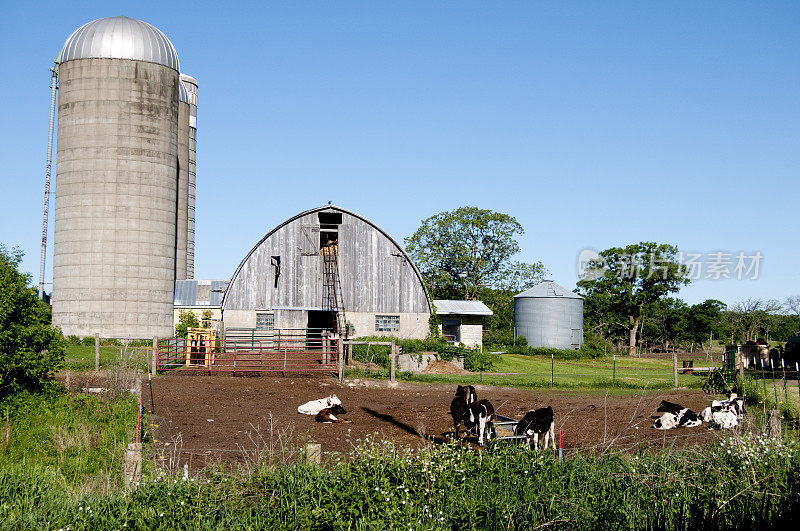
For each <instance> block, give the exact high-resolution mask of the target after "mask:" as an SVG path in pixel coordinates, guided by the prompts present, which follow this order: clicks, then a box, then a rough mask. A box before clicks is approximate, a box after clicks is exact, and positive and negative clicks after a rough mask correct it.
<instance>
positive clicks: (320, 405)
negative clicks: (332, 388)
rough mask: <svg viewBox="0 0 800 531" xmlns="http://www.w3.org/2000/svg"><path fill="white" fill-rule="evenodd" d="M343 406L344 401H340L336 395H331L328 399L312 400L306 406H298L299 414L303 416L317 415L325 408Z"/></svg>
mask: <svg viewBox="0 0 800 531" xmlns="http://www.w3.org/2000/svg"><path fill="white" fill-rule="evenodd" d="M341 405H342V401H341V400H339V399H338V398H337V397H336V395H330V396H329V397H328V398H320V399H319V400H311V401H309V402H306V403H305V404H302V405H299V406H297V412H298V413H300V414H301V415H316V414H317V413H319V412H320V411H322V410H323V409H325V408H328V407H333V406H341Z"/></svg>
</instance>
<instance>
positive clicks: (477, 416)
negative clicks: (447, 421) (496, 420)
mask: <svg viewBox="0 0 800 531" xmlns="http://www.w3.org/2000/svg"><path fill="white" fill-rule="evenodd" d="M493 416H494V406H493V405H492V403H491V402H489V401H488V400H486V399H485V398H484V399H483V400H481V401H479V402H473V403H472V404H470V405H469V417H468V419H467V420H465V421H464V425H465V426H466V428H467V430H473V429H474V428H477V429H478V444H479V445H480V446H483V436H484V435H486V436H487V437H488V433H487V432H488V430H489V429H491V426H492V417H493Z"/></svg>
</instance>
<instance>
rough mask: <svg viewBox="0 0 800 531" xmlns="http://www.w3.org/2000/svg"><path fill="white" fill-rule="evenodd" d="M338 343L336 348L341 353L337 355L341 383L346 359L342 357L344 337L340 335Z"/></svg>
mask: <svg viewBox="0 0 800 531" xmlns="http://www.w3.org/2000/svg"><path fill="white" fill-rule="evenodd" d="M336 343H337V345H336V348H337V350H338V354H339V355H338V357H337V360H338V362H337V365H338V366H339V383H342V380H344V360H343V359H342V357H343V356H344V341H342V338H341V337H340V338H339V339H337V340H336Z"/></svg>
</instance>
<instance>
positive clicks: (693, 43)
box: [0, 1, 800, 303]
mask: <svg viewBox="0 0 800 531" xmlns="http://www.w3.org/2000/svg"><path fill="white" fill-rule="evenodd" d="M118 15H125V16H128V17H132V18H138V19H141V20H144V21H146V22H149V23H150V24H153V25H154V26H156V27H157V28H159V29H160V30H161V31H163V32H164V33H165V34H166V35H167V36H168V37H169V38H170V39H171V40H172V42H173V44H174V45H175V48H176V49H177V51H178V55H179V57H180V60H181V70H182V71H183V72H184V73H186V74H189V75H192V76H194V77H195V78H197V80H198V82H199V109H198V147H197V222H196V223H197V242H196V255H195V273H196V274H195V276H196V278H214V279H225V278H230V276H231V275H232V274H233V272H234V270H235V269H236V267H237V266H238V264H239V262H240V261H241V260H242V258H243V257H244V256H245V255H246V253H247V252H248V251H249V250H250V248H251V247H252V246H253V245H254V244H255V243H256V242H258V240H259V239H260V238H261V237H262V236H263V235H264V234H265V233H266V232H267V231H269V230H270V229H272V228H273V227H274V226H276V225H278V224H279V223H281V222H282V221H284V220H285V219H287V218H289V217H291V216H293V215H294V214H297V213H299V212H301V211H303V210H307V209H309V208H312V207H315V206H319V205H321V204H324V203H327V202H328V201H331V202H333V204H336V205H339V206H342V207H344V208H347V209H349V210H352V211H355V212H357V213H359V214H361V215H364V216H365V217H367V218H369V219H371V220H372V221H374V222H375V223H376V224H377V225H378V226H380V227H382V228H383V229H385V230H386V231H387V232H388V233H389V234H391V235H392V236H393V237H394V238H395V239H396V240H398V241H400V242H402V240H403V239H404V238H405V237H407V236H409V235H411V234H412V233H413V232H414V231H415V230H416V228H417V227H418V226H419V224H420V222H421V221H422V220H423V219H425V218H427V217H429V216H432V215H434V214H436V213H438V212H441V211H444V210H450V209H453V208H457V207H459V206H477V207H480V208H487V209H492V210H496V211H499V212H504V213H507V214H510V215H512V216H514V217H515V218H516V219H517V220H518V221H519V222H520V223H521V224H522V225H523V226H524V228H525V234H524V235H522V236H521V238H520V244H521V247H522V252H521V253H520V254H519V256H518V257H517V258H518V259H519V260H524V261H534V260H540V261H542V262H543V263H544V264H545V266H546V267H547V269H548V270H549V272H550V275H549V276H550V278H552V279H554V280H556V281H557V282H559V283H561V284H563V285H564V286H566V287H567V288H570V289H572V288H573V287H574V285H575V282H576V281H577V279H578V277H577V257H578V254H579V253H580V252H581V250H583V249H586V248H593V249H598V250H602V249H606V248H608V247H612V246H624V245H627V244H630V243H636V242H638V241H657V242H660V243H671V244H674V245H676V246H678V248H679V249H681V250H682V251H685V252H696V253H700V254H702V255H703V256H704V257H708V256H709V255H710V254H711V253H715V252H719V251H722V252H724V253H731V254H732V255H733V256H731V257H730V260H731V261H730V263H729V272H730V274H731V276H732V277H735V276H736V274H735V265H736V255H737V254H739V253H744V255H746V256H752V255H754V254H755V253H757V252H760V253H761V255H763V259H762V260H761V261H760V263H759V266H760V267H759V274H758V278H757V279H751V278H750V277H751V276H753V275H752V272H751V273H749V274H747V275H744V279H742V280H737V279H735V278H732V279H728V280H725V279H721V280H710V279H706V278H701V279H699V280H697V281H695V282H693V283H692V285H691V286H689V287H687V288H684V289H683V290H682V291H681V293H680V296H681V297H682V298H684V299H685V300H686V301H687V302H689V303H696V302H700V301H702V300H705V299H707V298H716V299H720V300H722V301H724V302H726V303H734V302H736V301H737V300H740V299H743V298H748V297H763V298H774V299H783V298H785V297H786V296H788V295H793V294H798V293H800V245H798V229H799V228H800V223H798V220H800V209H798V208H797V204H798V177H799V176H800V175H799V173H800V98H798V89H800V72H799V71H798V65H800V62H798V50H800V4H798V3H796V2H769V3H766V2H746V3H745V2H702V3H698V2H661V3H655V2H613V3H599V2H533V1H530V2H528V1H525V2H471V1H458V2H455V1H454V2H423V1H406V2H375V1H363V2H322V1H318V2H253V3H241V2H228V3H219V2H215V3H208V4H205V3H201V2H148V1H142V2H124V3H123V2H114V1H106V2H81V3H75V4H73V3H69V2H37V3H18V2H13V3H12V2H3V4H2V17H0V19H2V20H1V21H0V54H1V55H0V57H2V66H3V72H2V79H3V82H2V83H0V110H1V111H2V112H1V113H0V120H2V127H0V160H2V166H0V179H2V180H1V181H0V182H1V183H2V194H1V195H0V242H1V243H3V244H5V245H6V246H8V247H11V246H19V247H20V248H22V249H23V250H24V251H25V259H24V263H23V270H25V271H28V272H30V273H31V274H32V276H33V280H34V282H35V283H38V275H39V256H40V246H41V223H42V198H43V191H44V173H45V152H46V145H47V122H48V113H49V103H50V89H49V86H48V85H49V78H50V72H49V69H50V67H51V66H52V61H53V58H54V57H55V56H56V54H57V53H58V51H59V50H60V48H61V46H62V45H63V43H64V41H65V40H66V39H67V37H68V36H69V35H70V34H71V33H72V32H73V31H74V30H75V29H77V28H78V27H79V26H81V25H82V24H84V23H86V22H89V21H91V20H94V19H97V18H102V17H107V16H118ZM50 220H51V224H50V234H51V235H52V201H51V217H50ZM50 243H51V244H52V236H51V238H50ZM51 270H52V245H51V246H50V247H49V248H48V257H47V273H46V277H47V281H48V282H50V279H51ZM705 276H706V271H705V270H704V271H702V277H705Z"/></svg>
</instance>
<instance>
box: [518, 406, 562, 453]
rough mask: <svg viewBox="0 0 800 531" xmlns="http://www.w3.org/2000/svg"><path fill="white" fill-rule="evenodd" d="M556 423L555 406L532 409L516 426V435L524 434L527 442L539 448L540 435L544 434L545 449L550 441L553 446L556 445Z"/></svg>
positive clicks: (536, 448)
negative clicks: (554, 416)
mask: <svg viewBox="0 0 800 531" xmlns="http://www.w3.org/2000/svg"><path fill="white" fill-rule="evenodd" d="M555 433H556V423H555V421H554V420H553V408H552V407H550V406H547V407H543V408H539V409H531V410H530V411H528V412H527V413H525V416H524V417H522V420H520V421H519V422H518V423H517V425H516V427H515V428H514V435H524V436H525V444H527V445H530V444H531V438H533V447H534V449H535V450H537V451H538V450H539V435H542V434H544V447H543V449H544V450H547V443H548V442H550V443H551V446H552V447H553V448H555V447H556V440H555V438H556V435H555Z"/></svg>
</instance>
